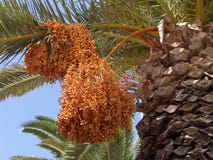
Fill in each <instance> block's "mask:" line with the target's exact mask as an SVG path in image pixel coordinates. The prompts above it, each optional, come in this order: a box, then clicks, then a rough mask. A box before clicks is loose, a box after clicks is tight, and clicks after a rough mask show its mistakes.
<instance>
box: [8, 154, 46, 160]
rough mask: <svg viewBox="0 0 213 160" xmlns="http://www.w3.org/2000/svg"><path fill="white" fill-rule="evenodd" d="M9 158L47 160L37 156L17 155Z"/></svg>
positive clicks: (11, 159)
mask: <svg viewBox="0 0 213 160" xmlns="http://www.w3.org/2000/svg"><path fill="white" fill-rule="evenodd" d="M10 160H48V159H46V158H37V157H32V156H22V155H17V156H13V157H11V158H10Z"/></svg>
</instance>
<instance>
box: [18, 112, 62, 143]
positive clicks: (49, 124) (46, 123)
mask: <svg viewBox="0 0 213 160" xmlns="http://www.w3.org/2000/svg"><path fill="white" fill-rule="evenodd" d="M36 119H37V120H35V121H29V122H27V123H24V124H22V126H23V130H22V132H25V133H31V134H33V135H35V136H37V137H38V138H39V139H40V140H42V139H49V138H53V139H57V140H60V141H63V140H66V139H65V138H64V137H62V136H60V135H58V134H57V133H56V130H57V128H56V124H55V121H54V120H52V119H50V118H48V117H44V116H43V117H42V116H37V117H36Z"/></svg>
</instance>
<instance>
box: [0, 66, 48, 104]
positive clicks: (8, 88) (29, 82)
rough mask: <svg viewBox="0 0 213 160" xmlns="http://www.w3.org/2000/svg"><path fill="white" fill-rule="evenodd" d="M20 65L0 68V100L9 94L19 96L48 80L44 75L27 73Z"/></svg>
mask: <svg viewBox="0 0 213 160" xmlns="http://www.w3.org/2000/svg"><path fill="white" fill-rule="evenodd" d="M22 68H23V66H22V65H13V66H11V67H7V68H2V69H0V75H1V76H0V101H1V100H4V99H5V98H8V97H10V96H21V95H23V94H25V93H27V92H29V91H31V90H33V89H35V88H38V87H39V86H42V85H44V84H45V83H47V82H48V79H47V78H46V77H41V76H40V75H28V74H27V73H26V71H24V70H23V69H22Z"/></svg>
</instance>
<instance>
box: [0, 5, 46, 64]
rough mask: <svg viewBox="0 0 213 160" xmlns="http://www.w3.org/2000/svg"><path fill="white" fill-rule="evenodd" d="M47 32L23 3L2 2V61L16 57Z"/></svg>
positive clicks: (0, 45)
mask: <svg viewBox="0 0 213 160" xmlns="http://www.w3.org/2000/svg"><path fill="white" fill-rule="evenodd" d="M45 33H46V30H43V29H40V28H39V26H38V24H37V22H36V21H35V19H34V18H33V17H32V16H31V15H30V14H29V13H28V12H27V10H26V9H25V7H24V6H23V5H21V4H19V3H18V2H16V1H11V2H9V1H4V2H0V63H2V62H5V61H8V60H10V59H11V58H14V57H15V56H17V55H18V54H19V53H20V52H22V51H23V50H24V49H25V47H26V46H28V45H29V44H32V43H35V42H37V41H39V40H40V39H41V37H44V35H45Z"/></svg>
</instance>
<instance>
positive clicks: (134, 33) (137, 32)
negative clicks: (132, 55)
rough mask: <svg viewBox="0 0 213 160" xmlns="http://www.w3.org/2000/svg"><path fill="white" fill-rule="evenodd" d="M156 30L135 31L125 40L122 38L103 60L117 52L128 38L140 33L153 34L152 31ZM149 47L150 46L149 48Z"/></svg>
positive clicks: (155, 28)
mask: <svg viewBox="0 0 213 160" xmlns="http://www.w3.org/2000/svg"><path fill="white" fill-rule="evenodd" d="M157 30H158V28H157V27H152V28H143V29H141V30H138V31H135V32H133V33H131V34H130V35H128V36H127V37H126V38H124V39H123V40H122V41H121V42H119V43H118V44H117V45H116V46H115V47H114V48H113V49H112V51H111V52H110V53H109V54H108V55H107V56H106V57H105V58H104V59H105V60H107V59H109V57H111V56H112V55H113V53H114V52H115V51H117V50H118V48H119V47H120V46H121V45H122V44H123V43H124V42H126V41H128V40H129V39H130V38H132V37H135V36H137V35H138V34H141V33H145V32H153V31H157ZM149 47H150V46H149Z"/></svg>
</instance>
